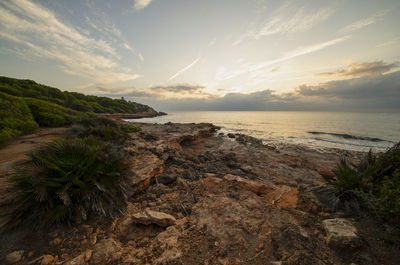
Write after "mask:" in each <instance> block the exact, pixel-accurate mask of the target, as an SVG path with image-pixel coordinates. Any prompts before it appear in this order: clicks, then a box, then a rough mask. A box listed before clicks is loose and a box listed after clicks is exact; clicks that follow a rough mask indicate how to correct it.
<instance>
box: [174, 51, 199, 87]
mask: <svg viewBox="0 0 400 265" xmlns="http://www.w3.org/2000/svg"><path fill="white" fill-rule="evenodd" d="M200 58H201V57H198V58H197V59H195V60H194V61H193V62H191V63H190V64H189V65H187V66H185V67H184V68H182V69H181V70H179V71H178V72H177V73H176V74H174V75H173V76H171V77H170V78H168V80H167V82H168V81H171V80H172V79H175V78H176V77H178V76H180V75H181V74H183V73H184V72H186V71H187V70H189V69H190V68H191V67H192V66H194V65H195V64H196V63H197V62H198V61H199V60H200Z"/></svg>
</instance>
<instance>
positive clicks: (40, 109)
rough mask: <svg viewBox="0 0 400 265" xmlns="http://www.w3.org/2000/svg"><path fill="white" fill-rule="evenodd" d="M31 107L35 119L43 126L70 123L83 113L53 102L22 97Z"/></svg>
mask: <svg viewBox="0 0 400 265" xmlns="http://www.w3.org/2000/svg"><path fill="white" fill-rule="evenodd" d="M24 100H25V102H26V103H27V104H28V106H29V108H30V109H31V112H32V115H33V117H34V119H35V121H36V122H37V123H38V124H39V125H40V126H43V127H60V126H64V125H70V124H71V123H72V122H73V121H75V120H77V119H78V118H79V117H80V116H82V115H83V113H80V112H78V111H74V110H71V109H68V108H64V107H62V106H59V105H57V104H54V103H50V102H47V101H44V100H40V99H35V98H24Z"/></svg>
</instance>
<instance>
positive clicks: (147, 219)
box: [132, 209, 176, 227]
mask: <svg viewBox="0 0 400 265" xmlns="http://www.w3.org/2000/svg"><path fill="white" fill-rule="evenodd" d="M132 221H133V222H134V223H139V224H144V225H149V224H156V225H159V226H163V227H166V226H171V225H174V224H175V222H176V219H175V217H173V216H172V215H169V214H166V213H163V212H157V211H153V210H150V209H146V210H145V211H144V212H140V213H135V214H134V215H132Z"/></svg>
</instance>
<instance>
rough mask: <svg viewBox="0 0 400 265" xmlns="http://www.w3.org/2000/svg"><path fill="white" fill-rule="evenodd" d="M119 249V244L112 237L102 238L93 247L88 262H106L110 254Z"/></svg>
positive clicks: (110, 256)
mask: <svg viewBox="0 0 400 265" xmlns="http://www.w3.org/2000/svg"><path fill="white" fill-rule="evenodd" d="M119 250H120V245H119V244H118V243H117V242H116V241H115V240H114V239H112V238H106V239H102V240H100V241H99V242H98V243H97V244H96V245H95V246H94V248H93V254H92V258H91V259H90V264H107V262H108V261H109V260H110V259H111V258H112V255H113V254H114V253H115V252H118V251H119Z"/></svg>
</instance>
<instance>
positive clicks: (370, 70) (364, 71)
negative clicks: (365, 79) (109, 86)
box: [317, 61, 398, 77]
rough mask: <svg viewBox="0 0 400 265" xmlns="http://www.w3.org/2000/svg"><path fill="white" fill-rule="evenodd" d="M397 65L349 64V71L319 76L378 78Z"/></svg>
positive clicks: (378, 62)
mask: <svg viewBox="0 0 400 265" xmlns="http://www.w3.org/2000/svg"><path fill="white" fill-rule="evenodd" d="M397 67H398V64H396V63H391V64H388V63H385V62H382V61H377V62H363V63H352V64H349V65H348V67H347V69H342V70H338V71H335V72H324V73H319V74H317V75H319V76H338V77H340V76H345V77H346V76H348V77H359V76H378V75H382V74H384V73H387V72H389V71H390V70H392V69H394V68H397Z"/></svg>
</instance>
